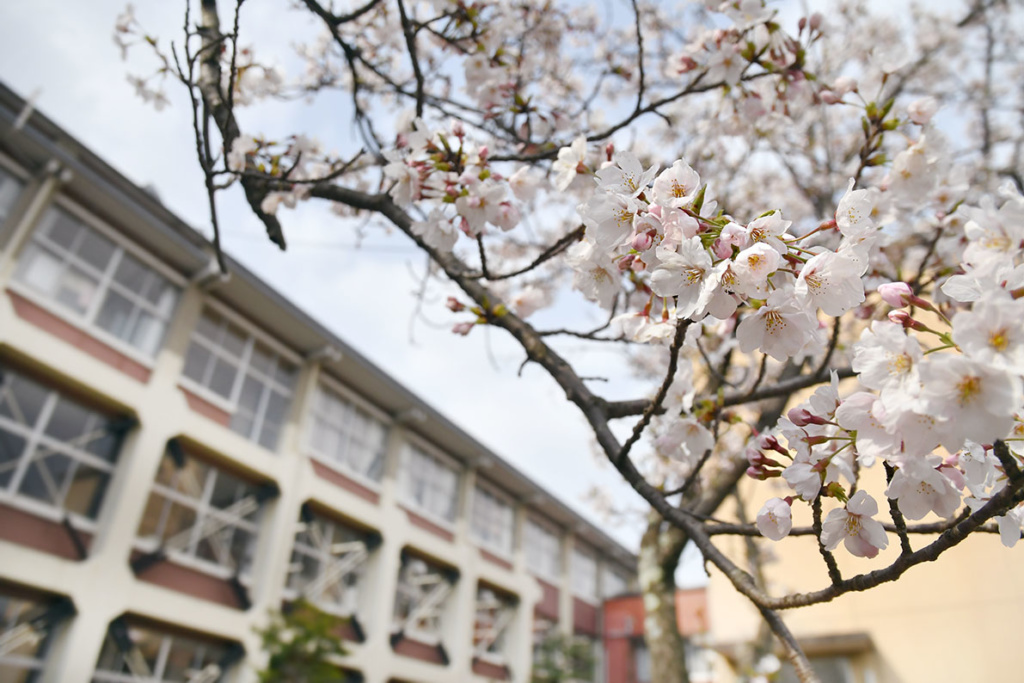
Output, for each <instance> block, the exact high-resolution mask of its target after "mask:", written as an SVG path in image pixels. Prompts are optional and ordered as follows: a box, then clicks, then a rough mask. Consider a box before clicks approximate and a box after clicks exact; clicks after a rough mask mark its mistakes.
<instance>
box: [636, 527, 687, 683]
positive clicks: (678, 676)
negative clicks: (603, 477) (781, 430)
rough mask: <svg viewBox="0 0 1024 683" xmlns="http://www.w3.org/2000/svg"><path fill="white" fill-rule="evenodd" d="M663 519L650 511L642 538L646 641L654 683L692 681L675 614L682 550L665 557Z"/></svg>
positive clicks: (640, 572)
mask: <svg viewBox="0 0 1024 683" xmlns="http://www.w3.org/2000/svg"><path fill="white" fill-rule="evenodd" d="M664 526H665V523H664V520H662V518H661V516H660V515H658V514H657V513H656V512H654V511H651V514H650V515H649V516H648V518H647V530H646V531H645V532H644V535H643V538H642V539H641V541H640V558H639V575H640V590H641V592H642V594H643V600H644V612H645V616H644V640H645V641H646V642H647V650H648V652H649V653H650V658H651V683H689V676H687V674H686V652H685V650H684V647H683V637H682V636H681V635H680V634H679V622H678V620H677V617H676V581H675V568H676V566H677V565H678V564H679V553H676V554H675V557H674V559H673V558H671V557H670V558H666V557H664V555H663V549H664V548H666V547H671V546H672V545H673V544H672V543H666V542H665V541H666V540H667V539H666V538H665V535H666V534H667V533H668V532H667V531H663V527H664Z"/></svg>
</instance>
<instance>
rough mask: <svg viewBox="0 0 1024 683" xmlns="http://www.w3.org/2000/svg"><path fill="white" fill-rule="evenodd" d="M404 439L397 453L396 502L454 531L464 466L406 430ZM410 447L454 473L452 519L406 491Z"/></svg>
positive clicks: (458, 511) (460, 503)
mask: <svg viewBox="0 0 1024 683" xmlns="http://www.w3.org/2000/svg"><path fill="white" fill-rule="evenodd" d="M405 437H406V438H405V439H404V440H403V442H402V448H401V451H400V452H399V454H398V475H397V477H396V479H397V480H398V482H397V483H398V491H397V494H398V495H397V498H398V504H399V505H400V506H402V507H403V508H405V509H406V510H407V511H408V512H411V513H413V514H416V515H419V516H420V517H423V518H424V519H426V520H427V521H429V522H432V523H434V524H437V525H438V526H440V527H441V528H443V529H445V530H446V531H451V532H453V533H454V531H455V525H456V523H457V522H458V521H459V513H460V512H461V511H462V510H461V508H462V482H463V477H464V476H465V468H464V467H463V466H462V465H461V463H459V462H458V461H457V460H455V458H453V457H452V456H450V455H448V454H447V453H444V452H443V451H441V450H440V449H439V448H437V447H436V446H434V445H433V444H431V443H429V442H427V441H426V440H425V439H421V438H419V437H417V436H415V435H413V434H410V433H408V432H406V433H405ZM410 449H414V450H417V451H419V452H421V453H422V454H423V455H425V456H427V458H428V459H431V460H434V461H435V462H438V463H440V464H441V466H442V467H444V468H446V469H448V470H450V471H451V472H453V473H454V474H455V492H454V493H455V503H454V506H453V512H452V519H450V520H449V519H446V518H444V517H442V516H441V515H438V514H437V513H436V512H433V511H432V510H430V509H429V508H425V507H423V506H421V505H420V504H419V503H418V502H416V501H415V500H414V499H413V498H412V497H411V496H410V495H409V491H408V484H409V479H408V477H409V474H408V467H407V464H408V462H407V459H406V458H407V455H406V454H407V453H408V452H409V450H410Z"/></svg>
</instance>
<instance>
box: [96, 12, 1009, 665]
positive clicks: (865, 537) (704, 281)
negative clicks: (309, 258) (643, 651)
mask: <svg viewBox="0 0 1024 683" xmlns="http://www.w3.org/2000/svg"><path fill="white" fill-rule="evenodd" d="M954 4H955V3H954ZM293 5H294V7H293V10H294V11H296V12H301V13H305V14H307V15H308V16H309V17H310V21H311V23H312V25H313V26H315V29H314V33H313V34H312V35H309V36H302V37H301V38H300V39H301V41H302V42H299V43H297V44H295V43H294V40H295V38H296V37H292V36H281V39H282V42H283V44H285V45H289V44H295V47H294V51H295V52H294V54H293V55H292V56H291V57H290V58H289V59H287V60H285V59H283V58H280V57H279V56H278V55H280V54H283V53H281V52H280V46H274V45H264V44H250V43H248V42H247V40H246V29H245V27H246V21H247V20H248V19H249V17H248V16H247V15H248V13H249V12H250V11H255V8H250V7H249V6H248V5H244V4H243V2H242V0H235V2H234V3H229V2H226V1H225V0H222V2H221V4H220V6H218V2H217V0H198V1H196V2H191V3H186V8H185V18H184V35H182V36H178V37H177V38H176V40H175V41H174V42H172V43H171V47H170V48H169V49H166V50H165V49H164V48H163V45H164V43H162V42H161V41H160V40H158V39H157V38H156V37H155V36H153V35H150V34H148V33H147V32H146V31H145V29H144V28H143V27H142V26H141V25H140V23H139V22H138V21H137V20H136V18H135V17H134V15H133V14H132V12H131V10H130V9H129V10H128V11H126V12H125V14H124V15H122V16H121V17H120V18H119V20H118V23H117V26H116V29H115V40H116V41H117V42H118V44H119V45H120V46H121V47H122V49H123V50H125V51H128V50H129V49H135V48H136V47H137V46H146V47H148V48H151V49H149V50H147V52H148V56H147V57H146V58H147V59H153V58H155V59H156V60H157V61H156V68H155V69H154V70H153V71H152V72H151V73H149V75H143V76H133V77H132V82H133V83H134V84H135V86H136V88H137V90H138V92H139V94H140V96H141V97H143V98H145V99H148V100H151V101H152V102H153V103H154V104H155V105H157V106H162V105H163V104H164V103H165V102H166V99H167V98H166V94H165V91H164V88H166V87H171V85H172V84H175V83H177V84H180V85H182V86H184V88H185V89H186V90H187V92H188V93H189V95H190V98H191V103H192V110H191V115H192V117H193V123H194V129H195V144H196V153H197V158H198V160H199V163H200V165H201V167H202V170H203V173H204V177H205V180H206V190H207V194H208V196H209V205H210V219H211V224H212V229H213V235H214V237H213V243H214V246H215V248H216V249H217V251H218V253H219V249H220V245H219V234H220V228H219V222H218V214H217V210H216V207H217V198H218V193H220V192H222V191H229V192H237V191H238V190H241V192H242V193H244V196H245V199H246V201H247V202H248V205H249V206H250V207H251V209H252V211H253V212H254V213H255V215H256V216H257V217H258V218H259V219H260V221H262V224H263V225H264V226H265V228H266V233H267V237H268V239H270V240H271V241H273V242H274V243H275V244H277V245H278V246H280V247H281V248H282V249H284V248H285V247H286V244H287V241H286V240H287V235H288V230H287V228H286V225H287V222H288V213H289V210H290V209H292V208H293V207H295V206H296V205H297V204H298V203H301V202H317V203H325V204H327V205H329V206H330V207H331V208H332V210H333V211H334V212H335V214H336V215H337V217H338V218H337V220H338V224H339V230H343V229H348V228H349V226H350V225H351V220H350V217H354V216H358V217H363V218H364V219H369V220H370V221H371V222H372V223H371V224H375V225H380V226H386V227H388V228H389V229H397V230H398V231H400V232H402V233H404V235H405V236H406V238H407V239H408V240H411V241H412V242H413V243H414V244H415V245H416V246H417V247H418V248H419V249H420V250H422V251H423V252H424V253H425V254H426V255H428V256H429V258H430V260H431V262H432V264H433V266H434V274H435V277H436V278H437V280H438V281H439V282H441V283H443V284H444V286H447V287H453V288H454V292H455V293H454V294H453V296H451V297H450V298H449V299H448V304H447V305H448V309H449V310H450V315H451V316H452V326H453V332H454V333H456V334H457V335H467V334H473V333H474V331H475V329H476V328H477V327H481V326H488V327H491V328H495V329H498V330H502V331H503V333H504V334H507V335H508V336H509V337H510V338H512V339H513V340H515V341H516V342H517V343H518V344H519V346H520V347H521V349H522V353H523V357H524V361H523V363H524V365H527V364H531V365H535V366H538V367H539V368H541V369H542V370H543V371H544V372H546V373H547V374H549V375H550V377H551V378H552V379H553V380H554V381H555V382H557V383H558V385H559V386H560V387H561V388H562V389H563V390H564V391H565V395H566V398H567V400H568V401H570V402H572V403H573V404H574V405H575V406H576V407H577V408H578V409H579V411H580V412H581V413H582V415H583V416H584V417H585V419H586V420H587V422H588V424H589V425H590V427H591V428H592V430H593V435H594V439H595V442H596V444H597V447H598V448H599V449H600V451H601V453H602V454H603V456H604V457H605V458H607V460H608V462H609V463H610V464H611V465H612V466H613V467H614V468H615V469H616V470H617V471H618V472H619V473H620V474H621V475H622V477H623V478H624V479H625V481H626V482H628V484H629V485H630V486H631V487H632V488H633V489H634V490H635V491H636V493H637V494H638V496H639V499H642V501H643V502H644V505H646V506H647V509H648V510H649V511H650V516H649V518H648V524H647V531H646V533H645V534H644V538H643V542H642V547H641V553H640V583H641V587H642V589H643V590H644V592H645V594H646V596H647V598H648V600H647V601H646V604H647V606H648V608H649V615H648V618H649V619H650V620H651V621H650V625H649V627H648V633H649V634H657V635H656V636H655V637H653V638H650V641H651V642H650V648H651V653H652V662H653V667H654V671H653V675H654V680H656V681H659V682H667V681H682V680H686V673H685V667H684V663H683V662H682V659H681V658H682V648H681V647H679V642H678V634H677V633H676V631H675V628H674V624H675V615H674V601H673V600H672V599H671V596H672V593H673V590H674V584H673V582H672V575H673V572H674V570H675V567H676V565H677V564H678V562H679V557H680V554H681V552H682V550H683V548H684V547H685V546H686V545H687V544H688V543H692V544H694V545H695V546H696V547H697V548H698V549H699V550H700V552H701V553H702V554H703V557H704V558H705V561H706V562H707V563H709V564H710V565H713V566H714V568H715V570H716V571H718V572H720V573H721V574H722V575H724V576H725V577H726V578H727V579H728V580H729V581H730V582H731V583H732V585H733V586H734V587H735V589H736V590H737V591H739V592H740V593H742V594H743V595H744V596H746V597H747V598H748V599H749V600H750V601H751V602H752V604H753V605H754V606H755V607H756V609H757V610H758V611H759V612H760V614H761V615H762V617H763V618H764V621H765V623H766V625H767V627H768V628H769V629H770V630H771V632H772V633H773V634H774V636H775V637H776V638H777V640H778V643H779V645H780V647H781V649H782V651H784V652H785V655H786V657H787V658H788V660H789V661H790V662H791V663H792V665H793V667H794V668H795V670H796V671H797V673H798V675H799V677H800V679H801V680H804V681H813V680H817V679H816V675H815V673H814V671H813V670H812V669H811V667H810V665H809V663H808V660H807V658H806V657H805V656H804V654H803V653H802V652H801V650H800V647H799V645H798V643H797V641H796V639H795V638H794V637H793V635H792V634H791V633H790V631H789V630H788V628H787V627H786V625H785V623H784V621H783V619H782V617H781V614H782V613H783V612H784V611H786V610H790V609H796V608H799V607H802V606H808V605H813V604H816V603H820V602H824V601H829V600H832V599H835V598H837V597H839V596H842V595H844V594H847V593H851V592H857V591H865V590H870V589H871V588H873V587H874V586H877V585H880V584H882V583H886V582H890V581H895V580H897V579H899V578H900V577H901V576H902V575H903V574H905V573H906V572H908V571H910V570H912V569H913V568H914V567H915V566H916V565H919V564H921V563H923V562H930V561H933V560H935V559H937V558H939V557H940V556H941V555H942V554H943V553H944V552H945V551H947V550H948V549H950V548H952V547H954V546H956V545H958V544H959V543H961V542H962V541H964V539H966V538H967V537H968V536H970V535H971V534H973V533H979V532H980V533H995V534H999V536H1000V538H1001V539H1002V542H1003V544H1004V545H1006V546H1009V547H1012V546H1013V545H1015V544H1016V543H1017V541H1018V540H1019V539H1020V536H1021V527H1022V522H1024V507H1022V506H1021V503H1022V501H1024V473H1022V471H1021V467H1022V465H1024V463H1022V460H1024V456H1022V454H1024V450H1022V449H1021V448H1020V447H1019V446H1018V443H1019V441H1020V440H1021V438H1022V436H1024V413H1022V391H1024V389H1022V379H1024V330H1022V328H1021V326H1020V325H1019V322H1018V321H1019V320H1020V319H1021V318H1022V317H1024V301H1022V300H1021V298H1022V296H1024V266H1022V251H1021V250H1022V246H1024V196H1022V192H1024V181H1022V174H1024V161H1022V146H1024V121H1022V120H1021V114H1020V112H1021V111H1024V106H1022V104H1024V99H1022V92H1021V88H1020V83H1021V74H1022V65H1021V55H1020V54H1019V48H1018V47H1017V44H1018V37H1019V36H1020V35H1022V33H1024V13H1022V12H1021V11H1020V8H1019V7H1016V6H1014V5H1013V3H1007V2H1000V1H998V0H970V1H965V2H961V3H960V4H959V5H957V6H955V7H953V8H948V9H947V10H946V11H944V12H943V13H941V14H929V13H926V12H924V11H921V10H910V9H908V10H907V11H906V12H905V13H904V14H902V15H900V16H898V17H897V18H896V19H893V18H892V17H890V18H888V19H882V18H880V17H879V16H877V15H874V14H872V13H870V12H868V11H867V10H866V9H864V7H863V6H862V4H861V3H852V2H838V3H836V4H834V5H833V6H831V7H830V8H829V10H828V11H827V12H824V13H822V14H818V13H815V14H811V15H809V16H801V15H800V14H798V13H794V12H792V11H791V8H789V7H787V6H779V7H777V6H775V5H774V4H771V3H766V2H764V1H763V0H730V1H724V2H723V1H722V0H707V1H706V3H705V4H701V3H692V4H688V5H682V6H679V7H669V6H668V5H667V4H663V3H654V2H644V1H642V0H632V1H630V2H621V3H619V4H617V5H614V4H609V7H608V8H603V9H601V10H595V9H593V8H589V7H586V6H584V5H583V4H581V3H565V4H564V6H563V5H560V4H558V3H555V2H552V1H550V0H545V1H541V0H510V1H507V2H499V1H489V0H479V1H476V2H470V1H467V0H368V1H367V2H365V3H355V4H351V3H333V4H332V3H330V2H321V1H319V0H301V1H298V2H295V3H293ZM282 9H283V8H282ZM142 60H143V57H142V56H141V55H140V57H139V59H138V61H139V64H142ZM285 63H286V64H287V68H286V67H285V66H282V64H285ZM147 68H149V67H146V66H139V65H136V66H135V67H133V71H140V70H142V71H143V72H145V69H147ZM339 94H341V95H342V98H340V99H339V97H338V95H339ZM281 99H292V100H298V101H304V102H308V103H309V105H310V106H311V107H313V108H317V107H320V108H328V107H329V108H331V109H330V110H329V111H330V116H329V117H328V116H324V117H321V118H322V119H323V120H324V121H331V122H333V123H334V124H336V122H337V121H338V119H339V117H344V119H345V120H346V122H347V125H349V126H350V127H351V130H352V131H353V135H352V136H351V144H350V146H349V147H348V148H347V149H344V150H342V151H340V152H331V151H328V150H326V149H325V148H324V147H323V146H322V145H321V144H320V143H319V142H318V141H317V137H316V134H317V131H315V130H302V131H295V132H294V133H293V134H291V135H288V136H285V137H276V138H271V137H267V136H264V135H263V134H261V132H260V131H258V130H251V129H249V128H247V126H246V112H247V109H249V108H252V107H259V106H261V105H263V104H265V103H267V102H268V101H272V100H281ZM339 102H341V104H339ZM321 111H323V109H321ZM567 291H572V292H575V294H574V295H572V296H573V297H575V298H571V299H570V300H572V301H574V302H575V303H574V304H573V305H576V306H578V307H589V308H590V309H592V310H599V311H602V312H603V313H602V315H603V316H604V317H603V322H602V324H600V325H598V326H596V327H591V328H589V329H582V328H577V327H573V326H571V325H570V326H566V327H560V328H557V329H555V328H551V329H542V328H540V327H538V326H535V325H534V324H532V323H531V322H530V319H531V317H533V314H534V313H535V312H536V311H538V310H540V309H543V308H545V307H548V306H550V305H551V304H552V302H553V301H554V300H555V298H556V296H559V297H561V298H563V300H564V299H565V298H566V297H568V296H569V295H567V294H566V292H567ZM573 320H575V319H573ZM566 339H570V340H572V341H573V345H572V346H569V345H566V344H564V343H563V342H564V340H566ZM580 344H583V345H584V350H583V351H579V348H580ZM597 346H602V347H606V348H608V347H610V348H614V349H617V350H621V351H622V353H624V354H627V355H629V356H630V358H631V360H632V362H633V363H634V364H635V366H636V368H637V371H638V373H640V374H641V375H642V376H645V377H647V378H649V380H650V383H651V386H652V391H651V393H650V394H649V395H645V396H637V397H634V398H631V399H627V400H613V399H611V398H608V397H606V396H602V393H601V391H600V387H597V385H595V384H593V383H592V382H589V381H588V380H587V379H586V378H585V377H583V376H582V375H581V373H580V372H579V371H578V370H577V368H578V367H579V359H580V357H581V355H580V354H585V353H586V348H590V347H597ZM580 446H581V448H585V447H586V445H585V444H581V445H580ZM1018 451H1020V452H1018ZM873 471H878V472H881V473H882V476H883V478H884V482H885V485H884V486H882V487H875V486H872V485H871V483H870V481H871V480H870V473H871V472H873ZM744 478H747V479H748V480H750V481H751V482H752V483H756V482H766V481H768V480H771V482H772V483H773V484H774V485H775V486H774V487H773V488H772V489H771V491H772V492H774V491H776V490H777V487H778V485H779V484H780V483H781V485H783V486H784V487H785V489H786V495H784V496H778V495H769V493H768V489H765V494H764V495H763V496H761V497H760V498H757V499H756V501H755V502H756V504H757V505H761V507H760V511H759V512H758V513H757V514H756V520H749V521H748V520H741V521H740V522H739V523H727V522H723V521H720V520H719V519H718V518H717V517H716V516H715V513H716V511H717V510H718V509H719V508H720V507H721V506H722V504H723V502H724V501H725V500H726V499H727V498H728V497H729V496H730V495H732V494H733V493H734V492H735V490H736V487H737V485H738V483H739V482H740V481H741V480H742V479H744ZM752 490H754V491H757V490H758V489H757V487H756V486H755V487H754V488H753V489H752ZM754 495H755V496H757V494H756V493H755V494H754ZM797 507H801V508H806V509H807V510H809V513H810V515H811V518H812V519H813V524H811V525H809V526H806V527H799V526H796V527H795V526H793V509H794V508H797ZM926 518H927V519H926ZM936 520H938V521H936ZM723 535H738V536H743V537H747V538H755V537H757V538H763V539H765V541H764V542H776V543H780V544H782V546H781V547H780V548H779V549H778V552H780V553H784V552H785V547H784V544H785V539H786V538H788V537H794V536H813V537H815V538H816V539H817V545H818V548H819V551H820V556H821V561H822V563H823V567H824V570H823V576H825V575H827V582H826V583H825V584H824V585H822V586H821V587H819V588H817V589H814V590H811V591H808V592H801V593H794V594H787V595H775V594H771V593H770V592H769V591H768V590H767V589H766V587H765V586H764V583H763V581H761V580H760V579H759V577H757V576H755V575H754V574H751V573H749V572H748V571H746V570H744V569H743V568H741V567H740V566H739V565H738V564H737V563H736V562H735V561H734V560H733V559H731V558H730V557H729V556H728V555H727V554H726V553H724V552H723V551H722V550H721V549H720V548H719V546H717V545H716V542H715V538H716V537H718V536H723ZM890 543H893V544H897V545H898V546H899V548H900V552H899V555H898V556H897V557H896V559H895V560H893V561H892V562H888V563H885V564H884V566H877V565H871V567H872V570H871V571H865V572H863V573H861V574H858V575H855V576H843V575H842V573H841V572H840V569H839V566H838V563H837V561H836V557H835V553H848V554H852V555H854V556H857V557H861V558H868V559H870V558H875V557H876V556H877V555H878V553H879V551H880V550H882V549H884V548H886V547H887V546H888V545H889V544H890Z"/></svg>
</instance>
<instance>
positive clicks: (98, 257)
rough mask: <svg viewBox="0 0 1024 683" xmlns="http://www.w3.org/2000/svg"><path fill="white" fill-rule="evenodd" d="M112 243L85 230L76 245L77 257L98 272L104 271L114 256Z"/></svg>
mask: <svg viewBox="0 0 1024 683" xmlns="http://www.w3.org/2000/svg"><path fill="white" fill-rule="evenodd" d="M115 250H116V247H115V246H114V243H113V242H111V241H110V240H108V239H107V238H106V237H103V236H102V235H100V234H99V233H96V232H93V231H92V230H88V229H87V230H86V231H85V234H84V235H83V236H82V237H81V241H80V242H79V244H78V249H77V250H76V251H77V252H78V256H79V257H81V259H82V260H83V261H85V262H86V263H88V264H89V265H91V266H93V267H94V268H96V270H99V271H101V272H102V271H105V270H106V269H107V265H108V264H109V263H110V259H111V257H113V255H114V251H115Z"/></svg>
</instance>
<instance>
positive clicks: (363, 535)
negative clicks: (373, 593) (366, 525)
mask: <svg viewBox="0 0 1024 683" xmlns="http://www.w3.org/2000/svg"><path fill="white" fill-rule="evenodd" d="M306 509H307V510H308V512H300V515H299V521H298V523H297V524H296V530H295V533H294V534H293V535H292V552H291V555H290V556H289V560H288V568H289V571H288V574H287V576H286V577H285V582H284V587H283V588H282V591H281V592H282V594H283V595H284V597H285V599H286V600H295V599H298V598H299V597H302V596H304V595H305V591H304V589H305V587H303V588H295V587H293V586H292V585H291V584H292V575H293V574H294V573H295V572H293V571H292V569H291V568H292V567H293V566H294V565H295V563H296V561H297V560H296V555H297V554H300V555H305V556H308V557H312V558H314V559H315V560H316V561H317V562H318V563H319V566H318V569H317V575H316V578H315V579H314V581H316V580H319V579H320V577H322V576H323V574H324V572H325V570H327V569H328V568H330V567H331V564H332V563H333V562H336V561H337V560H338V557H337V555H335V554H334V553H333V552H332V551H331V550H330V548H333V546H335V545H337V544H338V543H339V541H337V540H335V534H334V533H332V535H331V541H330V543H328V542H327V539H324V545H323V546H321V547H319V548H318V547H315V546H312V545H309V544H306V543H302V542H301V541H300V540H299V535H300V533H301V531H300V530H299V528H298V524H309V523H310V522H307V521H306V520H305V519H304V518H303V517H304V516H305V515H307V514H308V515H309V516H311V517H312V518H313V520H312V521H321V522H328V523H330V524H332V525H333V526H334V527H340V528H343V529H346V530H348V531H349V532H351V533H352V534H353V535H355V536H357V537H358V540H359V541H361V542H362V543H363V545H364V547H365V549H366V552H367V555H370V554H371V553H372V552H373V549H372V548H371V547H370V542H369V536H370V535H371V533H372V532H367V531H365V530H363V529H360V528H359V527H357V526H355V525H354V524H347V523H346V522H345V521H344V520H341V519H338V518H336V517H333V516H331V515H329V514H324V513H322V512H320V511H319V510H317V509H314V508H311V507H307V508H306ZM300 546H302V547H301V548H300ZM366 569H367V567H366V563H365V561H364V562H363V563H362V564H361V565H360V566H359V567H357V568H356V569H354V570H352V571H351V572H348V573H346V574H345V575H343V576H341V577H339V581H344V580H345V578H346V576H348V575H350V574H354V575H355V576H356V577H357V581H356V584H355V585H354V586H346V588H345V592H346V602H352V603H353V604H351V605H338V604H337V603H336V602H335V603H325V602H322V601H319V600H312V599H310V601H311V602H312V603H313V604H314V605H315V606H316V607H317V608H318V609H320V610H322V611H324V612H327V613H329V614H333V615H335V616H339V617H345V618H348V617H356V616H358V614H359V611H360V608H361V607H362V605H361V604H360V603H361V600H360V594H361V589H360V584H361V583H362V581H363V579H364V578H365V574H366ZM362 588H364V589H365V586H363V587H362Z"/></svg>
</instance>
